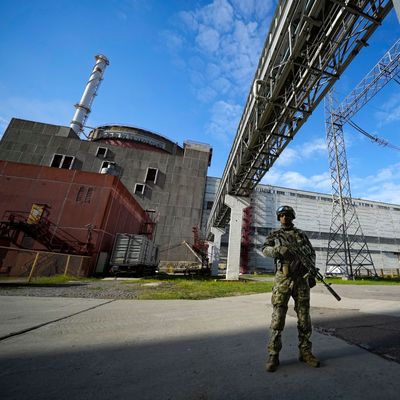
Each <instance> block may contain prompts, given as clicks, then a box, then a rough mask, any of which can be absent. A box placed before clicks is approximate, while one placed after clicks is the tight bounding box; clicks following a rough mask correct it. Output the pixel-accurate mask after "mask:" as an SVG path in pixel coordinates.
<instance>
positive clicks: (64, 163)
mask: <svg viewBox="0 0 400 400" xmlns="http://www.w3.org/2000/svg"><path fill="white" fill-rule="evenodd" d="M74 160H75V157H73V156H66V155H65V154H54V156H53V159H52V160H51V163H50V167H54V168H63V169H71V168H72V166H73V165H74Z"/></svg>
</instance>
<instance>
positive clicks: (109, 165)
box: [100, 161, 115, 172]
mask: <svg viewBox="0 0 400 400" xmlns="http://www.w3.org/2000/svg"><path fill="white" fill-rule="evenodd" d="M113 167H115V162H113V161H103V162H102V163H101V168H100V172H104V171H103V169H109V168H113Z"/></svg>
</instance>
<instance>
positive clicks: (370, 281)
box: [324, 278, 400, 285]
mask: <svg viewBox="0 0 400 400" xmlns="http://www.w3.org/2000/svg"><path fill="white" fill-rule="evenodd" d="M324 281H325V282H326V283H332V284H333V285H400V279H399V278H377V279H376V278H358V279H354V280H345V279H341V278H326V279H324Z"/></svg>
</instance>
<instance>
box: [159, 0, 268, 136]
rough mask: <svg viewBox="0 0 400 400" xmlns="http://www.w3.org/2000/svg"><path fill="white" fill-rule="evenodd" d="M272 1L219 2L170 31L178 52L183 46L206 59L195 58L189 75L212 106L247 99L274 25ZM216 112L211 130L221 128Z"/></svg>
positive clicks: (183, 15) (183, 17) (189, 13)
mask: <svg viewBox="0 0 400 400" xmlns="http://www.w3.org/2000/svg"><path fill="white" fill-rule="evenodd" d="M272 4H273V1H272V0H262V1H261V0H241V1H236V0H213V1H211V2H210V3H209V4H207V5H205V6H203V7H197V8H194V9H191V10H190V9H189V10H185V11H182V12H180V13H179V14H178V15H177V20H176V21H175V23H174V28H173V29H172V30H171V32H168V33H167V36H169V41H170V43H171V45H172V48H173V50H174V51H175V53H174V56H176V50H179V51H180V53H179V54H180V57H181V58H182V59H185V60H188V59H189V60H193V59H201V62H199V63H197V62H196V63H194V62H189V67H188V68H186V69H185V73H187V74H188V76H189V77H190V82H191V85H192V90H193V92H194V94H195V96H196V98H197V99H198V100H200V101H201V102H203V103H210V105H209V107H210V109H213V107H214V103H217V102H218V101H224V102H226V103H229V104H237V103H239V102H240V103H241V102H243V100H244V98H245V95H247V93H248V90H249V86H250V83H251V80H252V78H253V74H254V71H255V69H256V66H257V63H258V59H259V55H260V54H259V53H260V51H261V49H262V46H263V43H264V40H265V36H266V33H267V30H268V27H269V21H268V13H269V12H270V10H271V5H272ZM173 32H175V35H173V34H172V33H173ZM164 34H165V33H164ZM177 38H181V40H177ZM212 115H213V117H212V119H211V120H210V122H209V123H208V124H207V125H206V126H205V130H206V131H210V130H212V129H214V128H215V118H214V114H212ZM219 120H221V118H220V119H219ZM225 124H230V121H225ZM219 125H221V124H218V126H219ZM234 131H236V127H235V128H234ZM221 137H225V135H222V136H221Z"/></svg>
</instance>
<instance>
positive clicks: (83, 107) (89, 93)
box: [70, 54, 110, 135]
mask: <svg viewBox="0 0 400 400" xmlns="http://www.w3.org/2000/svg"><path fill="white" fill-rule="evenodd" d="M95 58H96V64H95V65H94V67H93V71H92V73H91V75H90V78H89V81H88V83H87V84H86V88H85V91H84V92H83V95H82V98H81V101H80V102H79V103H78V104H75V108H76V111H75V114H74V117H73V118H72V121H71V124H70V127H71V128H72V129H73V130H74V131H75V132H76V133H77V134H78V135H79V134H80V133H81V132H82V131H83V127H84V125H85V122H86V120H87V118H88V115H89V113H90V111H91V106H92V103H93V99H94V97H95V96H96V93H97V90H98V88H99V85H100V82H101V81H102V80H103V75H104V70H105V69H106V67H107V65H109V64H110V62H109V61H108V59H107V57H106V56H104V55H102V54H97V55H96V56H95Z"/></svg>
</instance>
